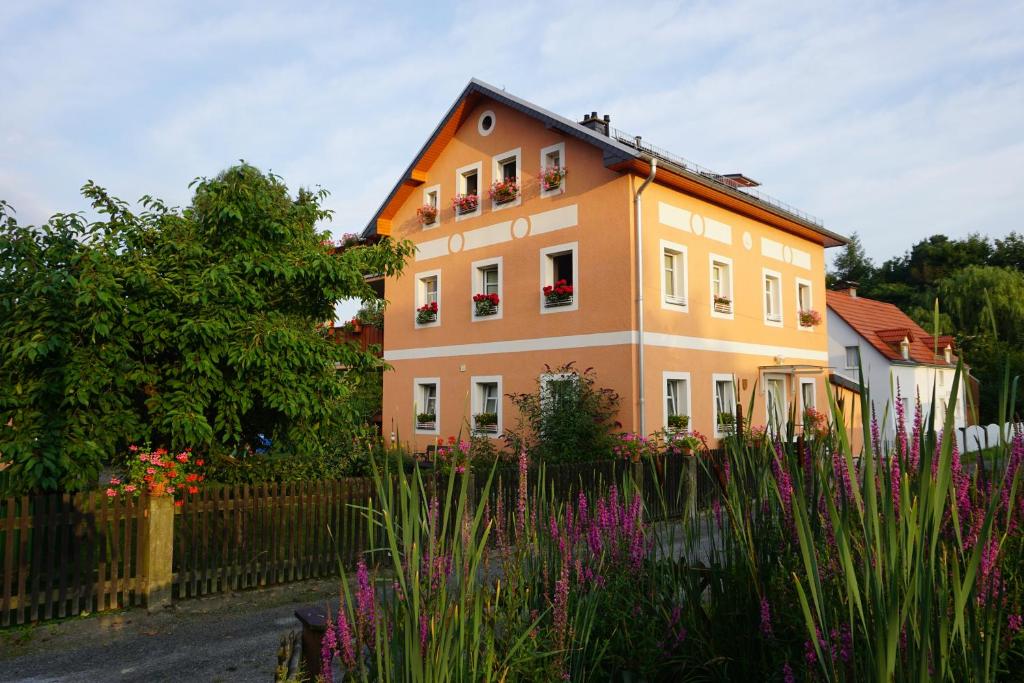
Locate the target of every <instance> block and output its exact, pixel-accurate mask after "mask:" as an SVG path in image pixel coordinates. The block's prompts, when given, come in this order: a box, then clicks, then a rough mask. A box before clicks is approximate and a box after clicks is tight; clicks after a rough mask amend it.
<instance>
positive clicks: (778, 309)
mask: <svg viewBox="0 0 1024 683" xmlns="http://www.w3.org/2000/svg"><path fill="white" fill-rule="evenodd" d="M761 275H762V280H763V288H764V295H763V298H764V324H765V325H771V326H772V327H782V275H780V274H779V273H777V272H776V271H774V270H768V269H767V268H764V269H762V270H761Z"/></svg>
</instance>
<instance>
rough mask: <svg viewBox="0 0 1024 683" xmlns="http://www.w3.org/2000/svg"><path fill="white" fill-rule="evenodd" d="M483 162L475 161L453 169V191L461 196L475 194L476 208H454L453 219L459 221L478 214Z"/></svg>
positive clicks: (481, 204) (482, 189)
mask: <svg viewBox="0 0 1024 683" xmlns="http://www.w3.org/2000/svg"><path fill="white" fill-rule="evenodd" d="M483 180H484V179H483V163H482V162H479V161H478V162H476V163H475V164H469V165H467V166H463V167H461V168H457V169H455V193H456V194H458V195H459V196H461V197H468V196H471V195H475V196H476V198H477V201H476V208H474V209H473V210H472V211H470V210H466V209H460V208H459V207H456V208H455V220H456V221H460V220H464V219H467V218H474V217H476V216H479V215H480V211H481V207H482V206H483V197H484V196H485V195H484V187H483Z"/></svg>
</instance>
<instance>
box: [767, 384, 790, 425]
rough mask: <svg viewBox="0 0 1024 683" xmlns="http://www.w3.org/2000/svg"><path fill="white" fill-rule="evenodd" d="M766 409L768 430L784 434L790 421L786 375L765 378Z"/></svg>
mask: <svg viewBox="0 0 1024 683" xmlns="http://www.w3.org/2000/svg"><path fill="white" fill-rule="evenodd" d="M764 407H765V419H766V422H767V424H768V428H769V429H771V430H772V431H773V432H774V433H778V434H782V433H784V432H785V431H786V423H787V422H788V421H789V408H788V402H787V400H786V377H785V375H765V376H764Z"/></svg>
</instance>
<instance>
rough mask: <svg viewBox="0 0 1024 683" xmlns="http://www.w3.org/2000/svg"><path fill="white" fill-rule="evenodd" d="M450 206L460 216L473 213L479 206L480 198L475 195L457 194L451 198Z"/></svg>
mask: <svg viewBox="0 0 1024 683" xmlns="http://www.w3.org/2000/svg"><path fill="white" fill-rule="evenodd" d="M452 206H453V207H454V208H455V212H456V213H457V214H459V215H460V216H462V215H465V214H467V213H473V212H474V211H476V209H477V207H478V206H480V197H478V196H477V195H475V194H457V195H455V196H454V197H453V198H452Z"/></svg>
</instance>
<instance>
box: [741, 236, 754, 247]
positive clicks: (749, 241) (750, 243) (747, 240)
mask: <svg viewBox="0 0 1024 683" xmlns="http://www.w3.org/2000/svg"><path fill="white" fill-rule="evenodd" d="M743 246H744V247H745V248H746V250H747V251H750V250H751V249H753V248H754V238H753V237H751V236H750V233H749V232H744V233H743Z"/></svg>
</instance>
